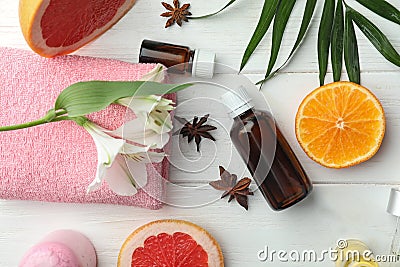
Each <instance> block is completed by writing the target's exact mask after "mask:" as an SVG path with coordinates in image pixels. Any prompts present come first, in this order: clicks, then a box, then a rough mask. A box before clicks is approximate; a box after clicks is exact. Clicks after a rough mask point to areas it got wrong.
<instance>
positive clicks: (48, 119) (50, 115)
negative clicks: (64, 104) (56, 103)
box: [0, 109, 65, 132]
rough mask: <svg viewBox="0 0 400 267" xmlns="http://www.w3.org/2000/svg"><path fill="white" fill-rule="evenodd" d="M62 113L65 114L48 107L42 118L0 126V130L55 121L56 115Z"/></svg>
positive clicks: (11, 129) (10, 129)
mask: <svg viewBox="0 0 400 267" xmlns="http://www.w3.org/2000/svg"><path fill="white" fill-rule="evenodd" d="M63 114H65V112H64V111H57V112H56V111H55V110H54V109H50V110H49V111H48V112H47V113H46V115H45V116H44V117H43V118H40V119H38V120H35V121H30V122H25V123H21V124H16V125H10V126H2V127H0V132H4V131H13V130H18V129H24V128H29V127H33V126H37V125H40V124H45V123H49V122H53V121H57V120H58V118H59V117H57V116H59V115H63ZM64 119H65V118H64Z"/></svg>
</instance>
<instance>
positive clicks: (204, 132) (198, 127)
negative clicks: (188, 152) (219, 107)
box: [174, 114, 217, 152]
mask: <svg viewBox="0 0 400 267" xmlns="http://www.w3.org/2000/svg"><path fill="white" fill-rule="evenodd" d="M209 116H210V114H207V115H205V116H204V117H201V118H200V120H199V118H198V117H196V116H195V117H194V119H193V122H192V123H190V122H189V121H187V120H186V119H184V118H180V117H178V116H175V118H176V119H177V121H179V122H180V123H182V124H184V125H183V127H182V128H181V129H180V130H178V131H176V132H174V135H177V134H181V135H182V136H183V137H186V136H187V137H188V143H190V142H192V140H193V139H194V140H195V142H196V146H197V152H200V142H201V138H202V137H203V138H208V139H211V140H213V141H215V138H214V137H213V136H212V135H211V134H210V133H209V131H212V130H216V129H217V127H215V126H212V125H208V124H204V123H206V122H207V119H208V117H209Z"/></svg>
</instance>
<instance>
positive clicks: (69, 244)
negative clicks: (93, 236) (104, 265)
mask: <svg viewBox="0 0 400 267" xmlns="http://www.w3.org/2000/svg"><path fill="white" fill-rule="evenodd" d="M96 265H97V258H96V252H95V250H94V247H93V245H92V243H91V242H90V241H89V239H88V238H87V237H85V236H84V235H82V234H81V233H78V232H76V231H72V230H59V231H55V232H52V233H50V234H49V235H47V236H45V238H44V239H43V240H42V241H41V242H40V243H38V244H37V245H35V246H33V247H32V248H30V249H29V250H28V251H27V252H26V253H25V255H24V257H23V258H22V260H21V262H20V264H19V267H96Z"/></svg>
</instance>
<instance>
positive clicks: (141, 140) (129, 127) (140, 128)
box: [110, 119, 170, 148]
mask: <svg viewBox="0 0 400 267" xmlns="http://www.w3.org/2000/svg"><path fill="white" fill-rule="evenodd" d="M110 134H112V135H114V136H117V137H120V138H123V139H125V140H128V141H131V142H134V143H137V144H141V145H144V146H150V147H153V148H163V147H164V146H165V145H166V144H167V143H168V141H169V138H170V136H169V134H168V133H163V134H158V133H157V132H155V131H153V130H152V129H145V127H144V125H143V122H142V121H141V120H138V119H135V120H131V121H128V122H126V123H125V124H123V125H122V126H121V127H119V128H118V129H116V130H114V131H110Z"/></svg>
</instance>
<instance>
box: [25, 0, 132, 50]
mask: <svg viewBox="0 0 400 267" xmlns="http://www.w3.org/2000/svg"><path fill="white" fill-rule="evenodd" d="M134 2H135V1H134V0H105V1H98V0H20V2H19V20H20V26H21V30H22V33H23V35H24V37H25V40H26V41H27V43H28V45H29V46H30V47H31V48H32V50H33V51H35V52H36V53H38V54H39V55H41V56H44V57H54V56H59V55H65V54H68V53H71V52H73V51H75V50H77V49H78V48H80V47H82V46H84V45H85V44H87V43H88V42H90V41H92V40H94V39H95V38H96V37H98V36H100V35H101V34H102V33H104V32H105V31H107V30H108V29H109V28H111V26H113V25H114V24H115V23H117V22H118V20H120V19H121V18H122V17H123V16H124V15H125V14H126V12H128V11H129V9H130V8H131V7H132V6H133V4H134Z"/></svg>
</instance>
